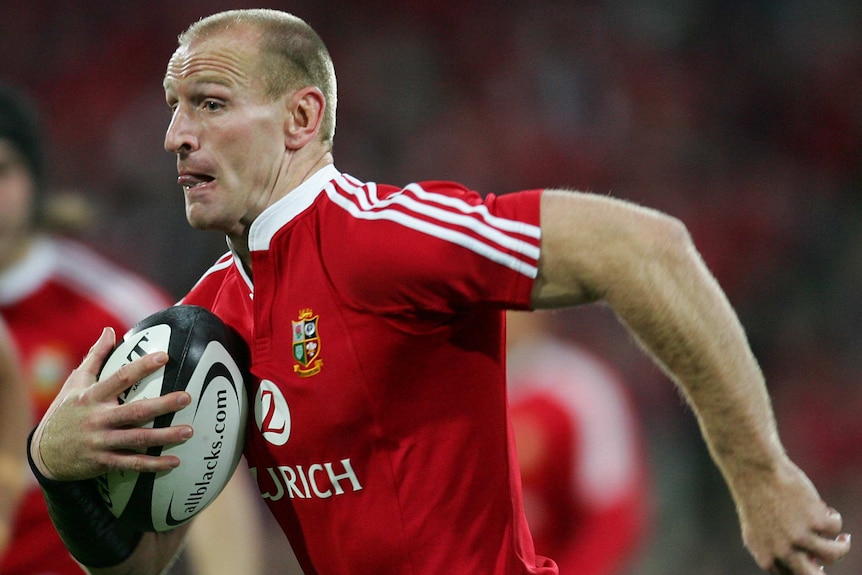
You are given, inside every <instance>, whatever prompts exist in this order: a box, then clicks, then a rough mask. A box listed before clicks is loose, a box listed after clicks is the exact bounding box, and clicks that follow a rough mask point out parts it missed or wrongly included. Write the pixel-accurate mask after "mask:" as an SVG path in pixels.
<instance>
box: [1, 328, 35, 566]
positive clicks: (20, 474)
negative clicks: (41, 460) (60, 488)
mask: <svg viewBox="0 0 862 575" xmlns="http://www.w3.org/2000/svg"><path fill="white" fill-rule="evenodd" d="M0 421H2V422H3V432H2V433H0V557H2V555H3V553H4V552H5V551H6V548H7V546H8V545H9V540H10V538H11V536H12V525H13V522H14V520H15V513H16V511H17V509H18V504H19V502H20V500H21V496H22V495H23V494H24V491H25V489H26V488H27V483H28V480H27V477H28V476H29V475H30V472H29V469H28V467H27V457H26V455H25V452H24V451H23V450H22V449H21V446H22V445H23V444H22V443H21V442H22V441H25V440H26V439H27V433H29V431H30V428H31V427H32V422H31V418H30V400H29V398H28V396H27V392H26V388H25V387H24V384H23V382H22V380H21V371H20V366H19V365H18V357H17V350H16V349H15V345H14V342H13V341H12V336H11V335H10V334H9V331H8V329H7V326H6V322H4V321H3V318H2V317H0ZM0 572H2V573H5V572H4V571H0Z"/></svg>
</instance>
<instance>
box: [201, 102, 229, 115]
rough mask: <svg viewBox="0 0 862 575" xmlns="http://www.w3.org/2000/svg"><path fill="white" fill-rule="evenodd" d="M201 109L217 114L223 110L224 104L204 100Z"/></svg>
mask: <svg viewBox="0 0 862 575" xmlns="http://www.w3.org/2000/svg"><path fill="white" fill-rule="evenodd" d="M203 108H204V109H205V110H206V111H207V112H218V111H219V110H221V109H222V108H224V104H222V103H221V102H219V101H217V100H204V103H203Z"/></svg>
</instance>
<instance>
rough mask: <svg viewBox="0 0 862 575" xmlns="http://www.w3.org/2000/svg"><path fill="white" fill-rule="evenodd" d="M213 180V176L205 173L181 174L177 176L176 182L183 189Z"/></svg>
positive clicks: (192, 187)
mask: <svg viewBox="0 0 862 575" xmlns="http://www.w3.org/2000/svg"><path fill="white" fill-rule="evenodd" d="M213 180H215V178H213V177H212V176H208V175H206V174H182V175H181V176H179V177H178V178H177V183H178V184H179V185H181V186H182V187H183V189H184V190H191V189H194V188H198V187H201V186H203V185H205V184H208V183H210V182H212V181H213Z"/></svg>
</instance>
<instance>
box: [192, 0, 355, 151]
mask: <svg viewBox="0 0 862 575" xmlns="http://www.w3.org/2000/svg"><path fill="white" fill-rule="evenodd" d="M235 25H240V26H241V25H250V26H253V27H254V28H255V29H257V30H259V31H260V32H261V39H260V46H259V48H260V51H261V55H262V56H263V58H262V60H261V64H262V66H263V70H264V72H263V80H264V85H265V87H266V93H267V95H268V96H269V97H272V98H276V97H278V96H280V95H282V94H284V93H285V92H287V91H288V90H291V89H297V88H301V87H303V86H315V87H317V88H319V89H320V91H321V92H323V97H324V99H325V101H326V107H325V108H324V112H323V120H322V122H321V126H320V136H321V139H322V140H323V141H324V142H326V143H328V144H329V145H330V146H332V141H333V139H334V137H335V109H336V105H337V101H338V95H337V85H336V81H335V67H334V66H333V64H332V58H331V57H330V55H329V51H328V50H327V49H326V45H325V44H324V43H323V40H321V38H320V36H318V34H317V32H315V31H314V29H313V28H312V27H311V26H309V25H308V24H307V23H306V22H305V21H304V20H302V19H301V18H298V17H296V16H294V15H293V14H289V13H287V12H282V11H280V10H270V9H265V8H256V9H248V10H227V11H225V12H218V13H216V14H213V15H212V16H207V17H206V18H202V19H200V20H198V21H197V22H195V23H194V24H192V25H191V26H189V27H188V29H186V31H185V32H183V33H182V34H180V36H179V43H180V46H185V45H187V44H189V43H190V42H191V41H192V40H194V39H195V38H201V37H205V36H208V35H210V34H213V33H218V32H223V31H225V30H227V29H229V28H231V27H232V26H235Z"/></svg>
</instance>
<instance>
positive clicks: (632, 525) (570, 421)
mask: <svg viewBox="0 0 862 575" xmlns="http://www.w3.org/2000/svg"><path fill="white" fill-rule="evenodd" d="M506 324H507V325H506V344H507V354H508V358H507V368H508V372H509V378H508V381H509V393H510V398H509V402H510V409H511V417H512V428H513V431H514V434H515V444H516V446H517V452H518V462H519V464H520V466H521V480H522V488H523V493H524V511H525V513H526V515H527V523H528V524H529V526H530V532H531V533H532V535H533V540H534V542H535V545H536V552H537V553H540V554H542V555H545V556H547V557H553V558H554V561H555V562H556V563H557V565H558V566H559V568H560V573H562V574H563V575H568V574H577V575H619V574H621V573H625V572H626V569H627V568H628V567H631V566H632V564H633V563H634V559H635V557H636V555H637V553H638V551H639V550H641V549H642V546H643V545H644V543H645V542H646V540H647V538H648V535H649V524H648V521H649V514H650V510H651V493H652V489H651V486H650V483H649V473H648V470H647V467H646V465H647V461H646V454H645V452H644V447H645V446H644V443H643V442H644V441H645V439H644V437H643V434H642V433H641V428H640V422H639V421H638V415H637V413H636V411H635V409H634V406H633V405H632V403H631V399H630V391H629V390H628V389H626V387H625V384H624V383H623V381H622V380H621V379H620V377H619V375H618V374H617V373H616V372H615V371H614V370H613V369H612V368H611V367H610V366H609V365H607V364H606V363H605V362H604V361H602V360H601V359H599V358H598V357H597V356H596V355H594V354H593V353H592V352H589V351H587V350H586V349H584V348H583V347H581V346H579V345H576V344H575V343H574V342H571V341H564V340H563V338H562V337H560V336H558V335H557V334H556V333H555V331H554V324H553V320H552V317H551V315H550V314H549V313H548V312H541V311H536V312H533V313H528V312H512V311H510V312H508V313H507V314H506Z"/></svg>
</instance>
